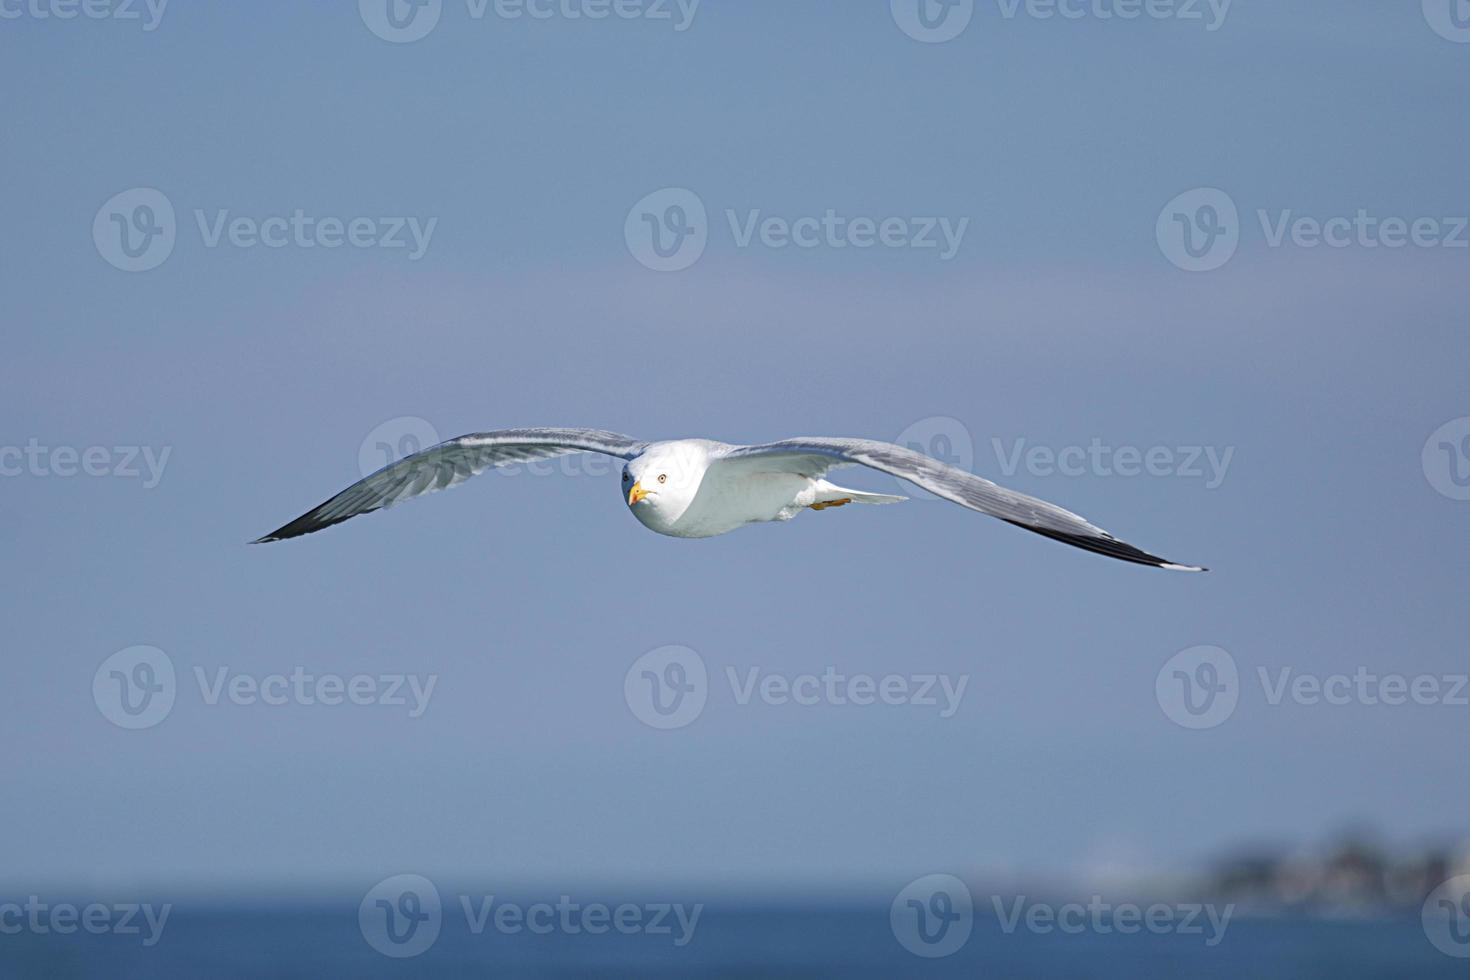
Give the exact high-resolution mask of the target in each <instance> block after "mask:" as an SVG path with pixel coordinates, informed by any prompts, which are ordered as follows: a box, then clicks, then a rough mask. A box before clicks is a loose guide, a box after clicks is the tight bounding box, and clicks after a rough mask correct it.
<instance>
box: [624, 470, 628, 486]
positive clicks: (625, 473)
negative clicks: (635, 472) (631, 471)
mask: <svg viewBox="0 0 1470 980" xmlns="http://www.w3.org/2000/svg"><path fill="white" fill-rule="evenodd" d="M623 482H624V483H627V482H628V471H627V470H623Z"/></svg>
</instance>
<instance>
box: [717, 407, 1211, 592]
mask: <svg viewBox="0 0 1470 980" xmlns="http://www.w3.org/2000/svg"><path fill="white" fill-rule="evenodd" d="M721 458H722V459H727V460H731V461H749V462H758V464H759V465H761V466H762V467H778V468H780V469H781V470H782V471H783V472H793V473H800V474H801V475H803V476H809V477H813V478H815V477H820V476H822V475H823V474H825V473H826V472H827V471H828V470H830V469H832V468H833V467H837V466H849V465H860V466H869V467H872V468H873V469H875V470H881V471H882V472H884V473H888V474H891V475H893V476H896V477H898V478H899V479H902V480H907V481H909V482H910V483H913V484H916V485H918V486H920V487H923V488H924V489H925V490H928V491H929V492H930V493H932V494H934V495H936V496H939V497H943V498H944V499H945V500H950V501H953V502H954V503H957V504H959V505H960V506H961V507H968V508H969V509H971V510H977V511H979V512H980V513H982V514H989V515H990V516H991V517H998V518H1000V519H1001V520H1003V521H1007V522H1009V523H1011V524H1014V525H1016V526H1017V527H1023V528H1025V529H1026V530H1028V531H1034V532H1036V533H1037V534H1042V535H1045V536H1047V537H1049V538H1053V539H1055V540H1057V541H1062V542H1064V543H1066V544H1070V545H1073V546H1074V547H1078V548H1084V549H1086V550H1088V551H1093V552H1097V553H1098V554H1103V555H1107V556H1108V557H1111V558H1118V559H1121V560H1123V561H1131V562H1135V563H1137V564H1140V565H1153V566H1156V567H1160V568H1171V569H1176V570H1179V571H1204V569H1202V568H1199V567H1197V566H1194V565H1179V564H1175V563H1174V562H1171V561H1168V560H1166V559H1164V558H1160V557H1158V556H1157V555H1151V554H1149V553H1148V552H1146V551H1141V550H1139V549H1138V548H1135V547H1133V546H1132V545H1130V544H1126V543H1124V542H1122V541H1119V540H1118V539H1117V538H1115V537H1113V536H1112V535H1111V534H1109V533H1108V532H1107V531H1104V530H1103V529H1102V528H1100V527H1098V526H1096V525H1095V524H1093V523H1091V522H1090V521H1088V520H1087V519H1086V518H1084V517H1082V516H1080V515H1078V514H1074V513H1072V512H1071V511H1069V510H1064V509H1063V508H1061V507H1058V506H1057V505H1056V504H1049V503H1047V502H1046V501H1045V500H1038V499H1037V498H1035V497H1029V496H1027V495H1026V494H1024V493H1017V492H1016V491H1014V490H1007V489H1006V488H1005V487H1002V486H997V485H996V484H994V483H991V482H990V481H989V480H986V479H984V478H982V477H978V476H976V475H975V474H973V473H967V472H965V471H964V470H961V469H957V468H955V467H953V466H949V465H947V464H945V463H941V462H940V461H939V460H937V459H934V458H932V457H929V456H925V455H924V454H923V453H918V452H914V451H913V450H912V449H905V448H904V447H902V446H895V445H894V444H892V443H889V442H877V441H875V440H872V439H841V438H828V437H823V436H808V437H802V438H798V439H783V440H782V441H780V442H771V443H766V444H764V445H759V446H732V447H731V448H730V449H729V450H727V451H725V452H724V453H723V454H722V455H721Z"/></svg>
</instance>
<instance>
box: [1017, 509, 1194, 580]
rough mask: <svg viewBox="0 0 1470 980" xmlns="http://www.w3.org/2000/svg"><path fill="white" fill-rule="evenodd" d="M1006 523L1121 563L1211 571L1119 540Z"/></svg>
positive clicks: (1174, 569) (1180, 569)
mask: <svg viewBox="0 0 1470 980" xmlns="http://www.w3.org/2000/svg"><path fill="white" fill-rule="evenodd" d="M1006 523H1007V524H1014V525H1016V527H1021V528H1025V529H1026V530H1028V531H1031V532H1033V533H1035V534H1040V535H1043V536H1045V537H1048V538H1051V539H1052V540H1053V541H1060V542H1062V543H1063V544H1069V545H1071V546H1072V547H1074V548H1081V549H1082V550H1084V551H1091V552H1092V553H1093V554H1098V555H1106V556H1107V557H1109V558H1116V559H1118V560H1119V561H1128V562H1132V563H1133V564H1135V565H1148V566H1149V567H1150V568H1166V569H1168V570H1169V571H1172V572H1208V571H1209V569H1208V568H1204V567H1203V566H1200V565H1181V564H1179V563H1178V562H1172V561H1170V560H1169V559H1167V558H1160V557H1159V556H1158V555H1151V554H1149V553H1148V552H1147V551H1144V550H1142V549H1140V548H1135V547H1133V545H1131V544H1126V543H1124V542H1122V541H1119V540H1118V539H1117V538H1110V537H1101V538H1100V537H1089V536H1087V535H1084V534H1069V533H1068V532H1066V531H1053V530H1051V529H1050V528H1044V527H1033V526H1032V525H1030V524H1023V523H1021V522H1020V521H1006Z"/></svg>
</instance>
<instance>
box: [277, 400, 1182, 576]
mask: <svg viewBox="0 0 1470 980" xmlns="http://www.w3.org/2000/svg"><path fill="white" fill-rule="evenodd" d="M575 452H591V453H603V454H605V455H608V456H615V457H618V458H619V459H624V460H627V464H626V465H625V466H624V467H623V474H622V476H623V480H622V490H621V493H622V496H623V498H624V500H626V502H627V505H628V509H629V510H631V511H632V512H633V516H635V517H637V518H638V520H639V522H640V523H642V524H643V526H644V527H646V528H648V529H649V530H650V531H657V532H658V533H659V534H667V535H670V536H672V537H676V538H708V537H713V536H714V535H716V534H724V533H725V532H727V531H733V530H735V529H736V528H739V527H744V526H745V525H747V524H756V523H760V522H763V521H788V520H790V519H791V518H793V517H795V516H796V515H797V514H799V513H801V512H802V511H803V510H807V509H810V510H816V511H820V510H825V509H827V508H829V507H841V506H842V505H844V504H851V503H859V504H891V503H896V502H898V501H900V500H906V499H907V498H906V497H896V496H893V495H891V494H886V493H868V492H866V491H863V490H849V489H847V488H845V487H839V486H836V485H834V484H831V483H828V482H827V481H826V480H825V479H823V477H824V476H826V474H827V472H828V471H829V470H832V469H835V468H837V467H839V466H853V465H859V466H869V467H872V468H873V469H875V470H881V471H882V472H884V473H889V474H891V475H893V476H896V477H898V478H899V479H902V480H907V481H909V482H910V483H913V484H915V485H917V486H920V487H923V488H924V489H925V490H928V491H929V492H930V493H932V494H935V495H936V496H939V497H943V498H944V499H946V500H951V501H953V502H954V503H957V504H959V505H960V506H961V507H968V508H970V509H971V510H978V511H979V512H980V513H982V514H989V515H990V516H992V517H998V518H1000V519H1001V520H1003V521H1005V522H1007V523H1009V524H1014V525H1016V526H1017V527H1023V528H1025V529H1026V530H1028V531H1035V532H1036V533H1037V534H1044V535H1046V536H1047V537H1049V538H1054V539H1056V540H1057V541H1062V542H1065V543H1066V544H1070V545H1074V546H1076V547H1078V548H1085V549H1086V550H1088V551H1094V552H1097V553H1098V554H1100V555H1107V556H1108V557H1109V558H1119V559H1122V560H1123V561H1131V562H1135V563H1137V564H1139V565H1152V566H1154V567H1156V568H1169V569H1173V570H1175V571H1182V572H1202V571H1204V570H1205V569H1203V568H1200V567H1198V566H1195V565H1178V564H1175V563H1174V562H1171V561H1167V560H1165V559H1163V558H1160V557H1158V556H1157V555H1151V554H1149V553H1148V552H1146V551H1140V550H1139V549H1138V548H1135V547H1133V546H1132V545H1130V544H1125V543H1123V542H1122V541H1119V540H1118V539H1117V538H1115V537H1113V536H1112V535H1111V534H1109V533H1108V532H1106V531H1104V530H1103V529H1102V528H1100V527H1097V526H1096V525H1094V524H1091V523H1089V522H1088V521H1087V520H1085V519H1084V518H1082V517H1079V516H1078V515H1076V514H1074V513H1072V512H1071V511H1068V510H1063V509H1062V508H1060V507H1058V506H1056V505H1055V504H1049V503H1047V502H1046V501H1044V500H1037V499H1036V498H1035V497H1028V496H1026V495H1025V494H1023V493H1017V492H1015V491H1014V490H1007V489H1005V488H1004V487H999V486H996V485H995V484H994V483H991V482H990V481H989V480H985V479H981V478H980V477H978V476H975V475H974V474H973V473H967V472H965V471H964V470H960V469H956V468H955V467H953V466H948V465H946V464H944V463H941V462H939V461H938V460H937V459H933V458H931V457H929V456H925V455H924V454H923V453H918V452H914V451H913V450H911V449H905V448H903V447H902V446H895V445H893V444H892V443H888V442H875V441H873V440H871V439H839V438H829V437H821V436H812V437H805V438H799V439H783V440H781V441H780V442H768V443H765V444H764V445H759V446H735V445H730V444H729V443H724V442H715V441H713V440H710V439H674V440H670V441H667V442H641V441H639V440H637V439H633V438H631V437H629V436H625V435H619V434H618V433H616V432H603V431H601V430H598V429H500V430H498V431H495V432H477V433H473V434H471V435H465V436H460V437H459V438H458V439H450V440H448V441H447V442H441V443H439V444H438V445H437V446H431V447H430V448H428V449H425V450H423V451H422V452H417V453H413V454H412V455H410V456H405V457H404V458H402V459H400V460H398V461H397V462H396V463H392V464H389V465H388V466H385V467H383V468H382V469H381V470H378V471H377V472H376V473H374V474H372V475H371V476H369V477H366V478H364V479H362V480H359V481H358V482H356V483H354V484H353V485H352V486H350V487H348V488H347V489H346V490H343V491H342V492H341V493H339V494H337V495H336V496H335V497H333V498H331V499H330V500H328V501H326V502H325V503H323V504H321V505H320V506H317V507H314V508H312V509H311V510H309V511H307V512H306V513H305V514H302V515H301V516H300V517H298V518H296V519H295V520H294V521H292V522H291V523H289V524H287V525H285V526H284V527H281V528H278V529H277V530H275V531H272V532H271V533H270V534H267V535H266V536H265V537H263V538H258V539H257V540H256V541H253V542H251V543H252V544H260V543H262V542H266V541H280V540H282V539H283V538H294V537H298V536H299V535H302V534H310V533H311V532H312V531H320V530H321V529H322V528H324V527H330V526H331V525H333V524H340V523H341V522H342V521H345V520H347V519H348V518H349V517H356V516H357V515H358V514H366V513H369V512H371V511H375V510H379V509H381V508H383V507H391V506H392V505H393V504H396V503H398V502H399V501H402V500H407V499H409V498H410V497H417V496H420V495H422V494H426V493H433V492H434V491H436V490H443V489H444V488H446V487H452V486H455V485H457V484H460V483H463V482H464V481H465V480H468V479H469V478H470V477H472V476H476V475H478V474H480V473H482V472H484V471H485V470H486V469H488V468H490V467H492V466H500V465H503V464H508V463H520V462H525V461H527V460H536V459H548V458H550V457H553V456H563V455H566V454H567V453H575Z"/></svg>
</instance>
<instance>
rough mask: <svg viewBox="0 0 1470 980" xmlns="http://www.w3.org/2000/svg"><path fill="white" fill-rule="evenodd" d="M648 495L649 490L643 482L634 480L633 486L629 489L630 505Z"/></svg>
mask: <svg viewBox="0 0 1470 980" xmlns="http://www.w3.org/2000/svg"><path fill="white" fill-rule="evenodd" d="M646 496H648V491H647V490H645V489H643V484H642V483H640V482H638V481H637V480H634V481H633V486H632V488H631V489H630V490H629V491H628V506H629V507H632V506H633V505H634V504H636V503H637V502H638V501H640V500H642V499H643V498H644V497H646Z"/></svg>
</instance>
